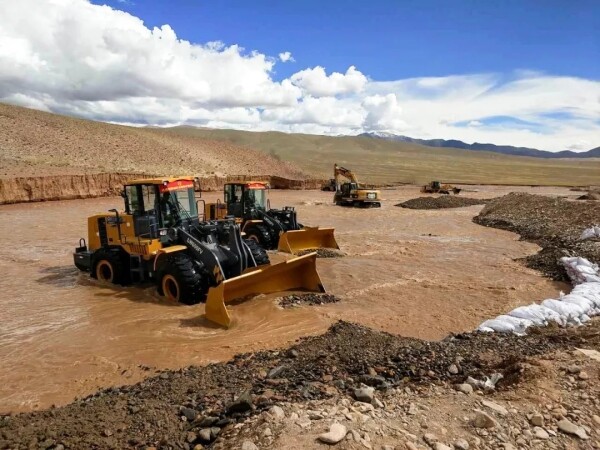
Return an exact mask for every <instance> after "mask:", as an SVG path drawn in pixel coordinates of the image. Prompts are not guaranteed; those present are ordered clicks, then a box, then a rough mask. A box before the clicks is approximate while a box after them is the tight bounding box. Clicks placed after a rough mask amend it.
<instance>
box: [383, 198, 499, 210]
mask: <svg viewBox="0 0 600 450" xmlns="http://www.w3.org/2000/svg"><path fill="white" fill-rule="evenodd" d="M488 201H489V200H488V199H481V198H469V197H456V196H449V195H445V196H443V197H419V198H412V199H410V200H407V201H405V202H402V203H398V204H397V205H395V206H400V207H401V208H409V209H445V208H463V207H465V206H472V205H484V204H485V203H486V202H488Z"/></svg>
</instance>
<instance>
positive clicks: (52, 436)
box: [0, 321, 600, 450]
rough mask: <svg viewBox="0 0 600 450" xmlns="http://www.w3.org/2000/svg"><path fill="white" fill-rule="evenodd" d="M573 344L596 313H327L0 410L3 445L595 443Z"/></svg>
mask: <svg viewBox="0 0 600 450" xmlns="http://www.w3.org/2000/svg"><path fill="white" fill-rule="evenodd" d="M576 348H584V349H588V350H589V351H597V350H600V322H598V321H596V322H592V324H590V325H588V326H585V327H580V328H571V329H547V328H546V329H540V330H536V331H534V332H532V333H530V334H529V335H527V336H525V337H517V336H512V335H501V334H485V333H470V334H461V335H453V336H449V337H448V338H446V339H444V340H443V341H441V342H428V341H420V340H415V339H407V338H402V337H398V336H393V335H390V334H387V333H383V332H377V331H373V330H371V329H368V328H364V327H361V326H358V325H354V324H350V323H346V322H338V323H337V324H335V325H333V326H332V327H331V328H330V329H329V331H328V332H327V333H325V334H323V335H320V336H316V337H310V338H305V339H301V340H300V341H299V342H298V343H297V344H296V345H293V346H291V347H290V348H287V349H282V350H278V351H264V352H259V353H253V354H245V355H239V356H237V357H236V358H234V359H233V360H231V361H229V362H228V363H220V364H212V365H209V366H206V367H189V368H187V369H183V370H180V371H176V372H163V373H161V374H159V375H157V376H155V377H153V378H149V379H147V380H145V381H143V382H141V383H139V384H136V385H133V386H127V387H121V388H111V389H107V390H104V391H100V392H98V393H97V394H95V395H93V396H91V397H88V398H85V399H81V400H78V401H75V402H74V403H72V404H70V405H67V406H65V407H61V408H55V409H50V410H47V411H41V412H32V413H25V414H19V415H14V416H5V417H2V418H1V419H0V448H3V449H6V448H11V449H22V448H50V449H51V448H54V449H64V448H135V449H147V450H149V449H152V448H156V449H158V448H160V449H195V450H199V449H202V448H215V449H216V448H219V449H240V448H241V449H244V450H253V449H256V448H276V449H279V448H281V449H283V448H298V449H300V448H321V447H320V446H321V445H322V444H319V442H326V443H329V444H331V445H333V444H336V443H338V442H340V444H339V448H342V449H347V448H376V449H382V448H384V449H394V448H408V449H409V450H412V449H414V448H419V447H426V446H430V447H431V448H433V449H435V450H444V449H447V448H451V447H448V445H450V444H453V445H454V448H457V449H464V448H468V447H472V448H486V449H487V448H490V449H491V448H502V447H504V448H505V449H512V448H516V447H517V446H519V447H522V448H538V447H544V446H548V447H552V448H567V447H569V448H571V447H574V446H576V445H579V444H581V445H582V446H584V447H583V448H594V446H596V447H598V448H600V447H599V446H600V423H599V421H600V418H598V415H599V414H600V400H599V399H600V395H599V394H600V389H599V385H598V376H599V370H598V369H599V367H598V361H595V360H593V359H590V358H591V357H590V356H586V355H584V354H582V353H579V352H578V351H577V350H575V349H576ZM592 356H593V357H596V358H598V357H599V356H600V353H592ZM487 377H491V378H492V379H494V380H497V379H498V381H497V382H496V384H495V387H493V388H492V387H491V385H490V383H489V382H488V383H487V385H488V386H486V384H485V383H484V381H485V380H486V378H487ZM385 446H388V447H385Z"/></svg>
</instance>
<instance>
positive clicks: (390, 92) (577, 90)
mask: <svg viewBox="0 0 600 450" xmlns="http://www.w3.org/2000/svg"><path fill="white" fill-rule="evenodd" d="M2 8H3V9H2V14H0V102H6V103H12V104H17V105H22V106H26V107H30V108H36V109H40V110H44V111H50V112H55V113H60V114H67V115H73V116H77V117H83V118H88V119H92V120H101V121H106V122H112V123H121V124H128V125H135V126H143V125H157V126H173V125H180V124H185V125H191V126H202V127H213V128H235V129H242V130H251V131H265V130H277V131H282V132H292V133H313V134H326V135H342V134H345V135H355V134H360V133H364V132H385V133H394V134H401V135H406V136H411V137H415V138H423V139H433V138H443V139H460V140H463V141H465V142H467V143H473V142H486V143H494V144H501V145H516V146H521V147H533V148H539V149H544V150H551V151H559V150H566V149H569V150H575V151H585V150H588V149H591V148H594V147H597V146H599V145H600V33H599V32H598V30H600V0H571V1H567V0H561V1H558V0H536V1H531V0H520V1H516V0H479V1H475V0H465V1H461V2H459V1H454V0H445V1H442V0H440V1H433V0H419V1H416V0H405V1H400V0H398V1H383V0H370V1H361V2H357V1H344V2H342V1H336V0H320V1H318V2H317V1H315V0H306V1H294V2H292V1H275V0H269V1H259V0H254V1H248V0H245V1H240V0H235V1H227V0H213V1H210V2H209V1H203V0H187V1H184V0H179V1H176V0H175V1H173V0H172V1H166V0H164V1H159V0H104V1H102V0H18V1H6V2H3V4H2Z"/></svg>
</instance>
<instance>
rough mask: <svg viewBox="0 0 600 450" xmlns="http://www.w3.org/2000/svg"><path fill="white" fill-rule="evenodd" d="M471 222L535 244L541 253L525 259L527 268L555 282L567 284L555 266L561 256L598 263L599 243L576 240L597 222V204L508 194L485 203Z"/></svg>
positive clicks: (559, 267) (599, 212) (599, 219)
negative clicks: (513, 233) (516, 235)
mask: <svg viewBox="0 0 600 450" xmlns="http://www.w3.org/2000/svg"><path fill="white" fill-rule="evenodd" d="M473 220H474V222H475V223H478V224H480V225H484V226H487V227H494V228H501V229H503V230H509V231H512V232H515V233H519V234H520V235H521V237H522V239H524V240H527V241H530V242H535V243H536V244H539V245H540V246H541V247H542V250H541V251H540V252H539V253H538V254H536V255H533V256H530V257H527V258H525V261H526V264H527V266H528V267H531V268H533V269H537V270H540V271H542V272H543V273H544V274H545V275H547V276H549V277H551V278H553V279H555V280H558V281H568V277H567V274H566V272H565V269H564V268H563V267H562V265H561V264H560V263H559V259H560V258H561V257H563V256H581V257H584V258H587V259H589V260H590V261H593V262H595V263H598V262H600V243H598V242H592V241H580V240H579V237H580V236H581V233H582V231H583V230H584V229H586V228H589V227H591V226H593V225H597V224H598V223H599V222H600V204H598V203H593V202H576V201H568V200H564V199H561V198H551V197H546V196H540V195H532V194H526V193H511V194H508V195H506V196H504V197H500V198H497V199H495V200H492V201H490V202H489V203H487V205H486V206H485V208H483V210H482V211H481V213H480V214H479V215H478V216H476V217H475V218H474V219H473Z"/></svg>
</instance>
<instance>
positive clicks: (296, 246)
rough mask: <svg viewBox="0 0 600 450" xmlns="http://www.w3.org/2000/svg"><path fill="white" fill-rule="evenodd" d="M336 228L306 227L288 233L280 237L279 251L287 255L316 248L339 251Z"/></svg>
mask: <svg viewBox="0 0 600 450" xmlns="http://www.w3.org/2000/svg"><path fill="white" fill-rule="evenodd" d="M334 231H335V229H334V228H319V227H314V228H311V227H304V228H303V229H301V230H294V231H286V232H284V233H282V234H281V235H280V236H279V245H278V247H277V250H279V251H280V252H286V253H292V254H295V253H298V252H301V251H303V250H314V249H316V248H333V249H339V248H340V246H339V245H338V243H337V241H336V240H335V236H334Z"/></svg>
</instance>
